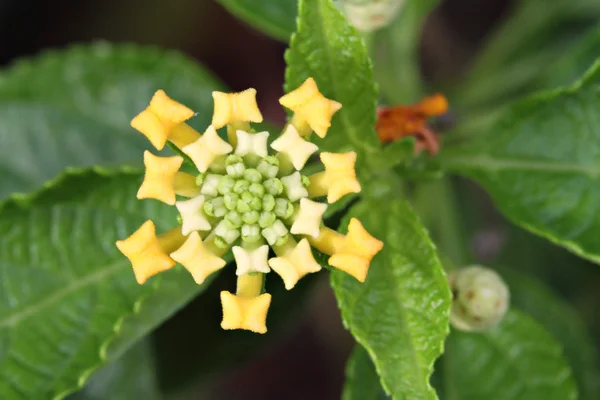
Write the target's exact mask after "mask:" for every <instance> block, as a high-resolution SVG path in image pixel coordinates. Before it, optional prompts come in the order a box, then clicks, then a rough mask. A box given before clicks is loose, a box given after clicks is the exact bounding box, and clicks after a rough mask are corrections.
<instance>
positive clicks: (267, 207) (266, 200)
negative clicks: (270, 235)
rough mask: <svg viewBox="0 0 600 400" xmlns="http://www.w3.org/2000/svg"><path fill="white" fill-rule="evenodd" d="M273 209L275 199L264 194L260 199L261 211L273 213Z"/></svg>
mask: <svg viewBox="0 0 600 400" xmlns="http://www.w3.org/2000/svg"><path fill="white" fill-rule="evenodd" d="M274 208H275V197H273V196H272V195H270V194H266V195H264V196H263V199H262V209H263V210H264V211H273V209H274Z"/></svg>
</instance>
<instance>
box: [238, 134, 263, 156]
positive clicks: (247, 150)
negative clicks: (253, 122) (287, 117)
mask: <svg viewBox="0 0 600 400" xmlns="http://www.w3.org/2000/svg"><path fill="white" fill-rule="evenodd" d="M236 133H237V145H236V148H235V154H236V155H238V156H245V155H247V154H256V155H257V156H259V157H266V156H267V155H268V152H267V139H268V138H269V132H257V133H248V132H245V131H242V130H238V131H236Z"/></svg>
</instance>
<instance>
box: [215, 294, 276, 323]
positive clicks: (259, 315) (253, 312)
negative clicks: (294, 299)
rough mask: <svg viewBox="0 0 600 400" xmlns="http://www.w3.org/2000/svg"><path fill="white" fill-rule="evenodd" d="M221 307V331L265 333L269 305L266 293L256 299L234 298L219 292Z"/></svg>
mask: <svg viewBox="0 0 600 400" xmlns="http://www.w3.org/2000/svg"><path fill="white" fill-rule="evenodd" d="M221 305H222V306H223V321H222V322H221V328H223V329H227V330H230V329H245V330H249V331H252V332H256V333H266V332H267V326H266V321H267V312H268V311H269V306H270V305H271V295H270V294H268V293H264V294H261V295H260V296H256V297H243V296H236V295H234V294H231V293H229V292H227V291H222V292H221Z"/></svg>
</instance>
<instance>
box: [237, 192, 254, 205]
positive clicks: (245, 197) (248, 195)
mask: <svg viewBox="0 0 600 400" xmlns="http://www.w3.org/2000/svg"><path fill="white" fill-rule="evenodd" d="M240 199H242V201H243V202H245V203H250V202H251V201H252V199H254V195H253V194H252V193H250V192H244V193H242V194H241V195H240Z"/></svg>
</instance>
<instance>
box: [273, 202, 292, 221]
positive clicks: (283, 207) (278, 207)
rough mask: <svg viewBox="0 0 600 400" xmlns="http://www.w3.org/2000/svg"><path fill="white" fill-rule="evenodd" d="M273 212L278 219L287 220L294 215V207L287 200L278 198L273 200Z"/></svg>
mask: <svg viewBox="0 0 600 400" xmlns="http://www.w3.org/2000/svg"><path fill="white" fill-rule="evenodd" d="M273 212H274V213H275V215H277V216H278V217H279V218H283V219H287V218H289V217H291V216H292V214H294V206H293V205H292V203H291V202H290V201H289V200H286V199H282V198H278V199H275V209H274V210H273Z"/></svg>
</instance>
